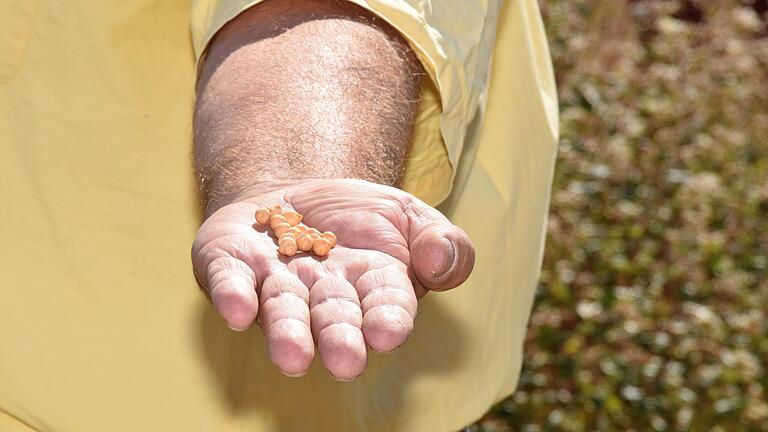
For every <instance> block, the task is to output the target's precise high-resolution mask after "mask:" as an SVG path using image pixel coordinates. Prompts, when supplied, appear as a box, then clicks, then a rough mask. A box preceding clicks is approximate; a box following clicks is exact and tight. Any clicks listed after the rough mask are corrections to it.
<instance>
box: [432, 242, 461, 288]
mask: <svg viewBox="0 0 768 432" xmlns="http://www.w3.org/2000/svg"><path fill="white" fill-rule="evenodd" d="M443 243H445V247H444V248H443V250H444V251H445V256H444V257H443V265H442V266H441V267H440V270H438V271H436V272H433V273H432V277H433V278H435V279H438V278H440V277H442V276H443V275H444V274H446V273H448V271H449V270H450V269H451V268H453V265H454V263H455V261H456V245H454V244H453V242H452V241H450V240H448V239H447V238H445V237H443Z"/></svg>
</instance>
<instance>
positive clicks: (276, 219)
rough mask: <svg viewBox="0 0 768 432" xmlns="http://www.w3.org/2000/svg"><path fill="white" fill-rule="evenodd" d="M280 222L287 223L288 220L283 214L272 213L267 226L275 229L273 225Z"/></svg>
mask: <svg viewBox="0 0 768 432" xmlns="http://www.w3.org/2000/svg"><path fill="white" fill-rule="evenodd" d="M281 223H288V221H286V220H285V216H283V215H274V216H272V217H270V218H269V227H270V228H272V229H275V227H276V226H277V225H278V224H281ZM289 227H290V225H289Z"/></svg>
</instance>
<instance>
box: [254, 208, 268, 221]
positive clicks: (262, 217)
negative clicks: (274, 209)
mask: <svg viewBox="0 0 768 432" xmlns="http://www.w3.org/2000/svg"><path fill="white" fill-rule="evenodd" d="M256 222H258V223H260V224H261V225H264V224H266V223H267V222H269V209H268V208H260V209H258V210H256Z"/></svg>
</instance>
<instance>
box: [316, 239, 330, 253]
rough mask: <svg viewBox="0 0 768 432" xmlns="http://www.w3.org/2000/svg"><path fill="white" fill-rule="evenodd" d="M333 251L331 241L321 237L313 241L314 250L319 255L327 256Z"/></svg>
mask: <svg viewBox="0 0 768 432" xmlns="http://www.w3.org/2000/svg"><path fill="white" fill-rule="evenodd" d="M330 251H331V242H330V241H328V239H324V238H322V237H319V238H317V239H315V240H314V241H313V242H312V252H314V254H315V255H317V256H326V255H328V252H330Z"/></svg>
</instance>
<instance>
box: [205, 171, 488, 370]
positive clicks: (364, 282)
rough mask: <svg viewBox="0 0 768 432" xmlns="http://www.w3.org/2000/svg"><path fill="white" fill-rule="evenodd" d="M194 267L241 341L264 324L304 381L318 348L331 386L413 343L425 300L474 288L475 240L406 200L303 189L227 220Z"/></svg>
mask: <svg viewBox="0 0 768 432" xmlns="http://www.w3.org/2000/svg"><path fill="white" fill-rule="evenodd" d="M277 204H279V205H277ZM254 217H255V219H256V224H254ZM276 241H277V244H276ZM276 252H277V253H276ZM192 260H193V268H194V270H195V276H196V277H197V279H198V281H199V283H200V285H201V287H203V289H204V290H205V293H206V294H207V295H208V296H210V298H211V300H212V301H213V304H214V306H215V307H216V310H217V311H218V313H219V314H220V315H221V316H222V317H223V318H224V319H225V320H226V322H227V324H228V325H229V326H230V327H231V328H232V329H235V330H238V331H242V330H245V329H246V328H248V327H249V326H250V325H251V324H252V323H253V322H256V317H257V315H258V317H259V319H258V323H259V325H260V326H261V328H262V330H263V332H264V334H265V335H266V340H267V347H268V350H269V357H270V359H271V360H272V362H273V363H274V364H275V365H277V367H278V368H279V369H280V370H281V371H283V372H284V373H285V374H287V375H291V376H296V375H301V374H303V373H305V372H306V371H307V370H308V368H309V366H310V364H311V363H312V360H313V358H314V356H315V343H316V344H317V350H318V353H319V355H320V357H321V358H322V362H323V364H324V365H325V367H326V368H327V369H328V371H329V372H330V373H331V375H332V376H333V377H334V378H336V379H340V380H349V379H353V378H355V377H357V376H358V375H360V374H361V373H362V372H363V370H364V369H365V367H366V363H367V347H370V348H371V349H373V350H376V351H379V352H388V351H392V350H394V349H396V348H397V347H398V346H400V345H402V344H403V343H405V341H406V339H407V338H408V335H409V334H410V332H411V330H412V329H413V325H414V319H415V317H416V311H417V307H418V302H417V299H418V298H420V297H422V296H423V295H425V294H426V293H427V292H428V291H443V290H447V289H451V288H453V287H456V286H458V285H459V284H461V283H462V282H463V281H464V280H465V279H466V278H467V277H468V276H469V274H470V272H471V270H472V265H473V262H474V249H473V247H472V243H471V242H470V241H469V238H468V237H467V235H466V234H465V233H464V231H462V230H461V229H460V228H459V227H457V226H455V225H453V224H452V223H451V222H450V221H448V219H446V218H445V217H444V216H443V215H442V214H441V213H440V212H438V211H437V210H435V209H433V208H432V207H429V206H428V205H426V204H424V203H423V202H421V201H419V200H418V199H417V198H415V197H413V196H411V195H409V194H407V193H406V192H403V191H401V190H399V189H395V188H391V187H387V186H382V185H377V184H374V183H369V182H365V181H362V180H349V179H333V180H304V181H296V182H293V183H289V184H287V185H286V184H285V183H284V184H281V185H280V186H279V187H274V188H272V189H270V188H265V189H260V190H256V191H254V192H252V193H250V194H247V195H245V196H244V197H241V198H239V199H237V200H235V201H233V202H231V203H230V204H228V205H225V206H224V207H222V208H220V209H219V210H218V211H216V212H215V213H214V214H212V215H211V216H209V217H208V219H207V220H206V221H205V223H204V224H203V225H202V227H201V228H200V230H199V231H198V234H197V238H196V239H195V244H194V245H193V249H192Z"/></svg>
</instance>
